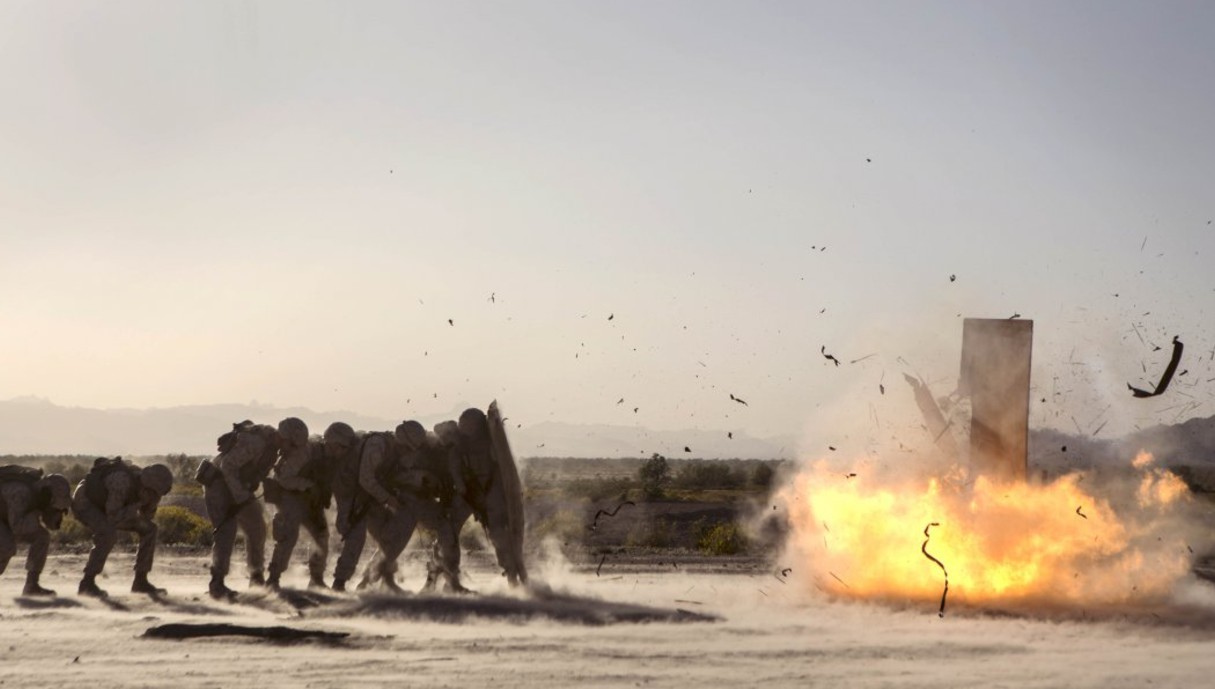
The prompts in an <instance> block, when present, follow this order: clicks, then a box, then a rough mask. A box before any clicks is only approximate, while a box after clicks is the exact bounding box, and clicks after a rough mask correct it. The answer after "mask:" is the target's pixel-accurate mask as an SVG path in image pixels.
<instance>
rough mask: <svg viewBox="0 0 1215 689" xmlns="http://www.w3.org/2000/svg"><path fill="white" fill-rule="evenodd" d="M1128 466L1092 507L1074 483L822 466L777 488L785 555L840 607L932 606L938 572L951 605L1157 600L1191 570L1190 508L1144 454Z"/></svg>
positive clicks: (937, 596) (1094, 497)
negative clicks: (1127, 477)
mask: <svg viewBox="0 0 1215 689" xmlns="http://www.w3.org/2000/svg"><path fill="white" fill-rule="evenodd" d="M1133 467H1134V470H1135V472H1136V475H1135V478H1134V481H1135V485H1134V487H1133V490H1129V491H1117V490H1109V491H1102V492H1107V493H1108V494H1109V497H1102V496H1100V495H1098V491H1097V490H1096V489H1094V488H1091V487H1090V488H1087V489H1086V486H1085V483H1086V479H1087V478H1089V477H1088V476H1087V475H1085V474H1080V473H1074V474H1068V475H1065V476H1061V477H1059V478H1058V479H1056V480H1054V481H1052V482H1049V483H1046V484H1043V485H1033V484H1029V483H1023V482H1012V483H1000V482H996V481H992V480H990V479H989V478H987V477H985V476H978V477H977V478H974V479H973V480H970V481H965V480H964V479H965V472H964V471H962V470H961V469H960V468H957V467H955V468H953V469H952V470H950V471H948V472H945V473H943V474H940V473H937V474H936V475H935V476H933V477H929V478H907V479H888V480H882V479H881V478H880V477H877V476H872V475H870V476H866V475H865V474H863V473H842V472H840V471H839V470H838V468H836V467H833V466H831V465H829V464H828V463H827V462H825V461H820V462H817V463H815V464H813V465H811V466H809V467H807V468H806V469H804V470H803V471H802V472H801V473H800V474H799V475H798V476H796V477H795V478H794V480H793V482H792V485H791V486H788V487H786V489H785V490H784V491H783V494H782V497H783V499H784V501H785V504H786V505H788V508H789V516H790V522H791V527H792V529H791V535H790V545H791V548H790V550H791V551H792V552H793V553H795V554H796V555H797V556H798V557H799V558H800V560H801V566H802V571H803V572H806V571H808V572H811V573H812V580H813V583H814V584H815V586H817V587H818V588H819V589H820V590H822V591H825V592H827V593H830V594H832V595H836V596H841V597H851V598H872V599H886V600H912V601H924V602H928V601H931V602H933V603H936V602H937V601H941V602H942V605H943V604H944V601H943V599H942V591H943V588H944V583H945V581H944V576H943V571H942V570H943V569H944V570H947V572H948V583H949V593H948V595H949V601H950V603H953V602H964V603H970V604H984V603H988V604H990V603H992V602H996V601H999V602H1000V603H1002V604H1009V603H1028V602H1044V603H1056V604H1068V605H1075V604H1079V603H1085V604H1093V603H1126V602H1131V601H1147V600H1158V599H1161V598H1163V597H1165V596H1167V595H1168V594H1169V593H1170V591H1171V590H1172V587H1173V585H1174V584H1175V583H1176V582H1177V581H1178V580H1180V579H1181V578H1183V577H1185V576H1186V575H1187V574H1188V573H1189V571H1190V567H1191V557H1192V552H1193V551H1192V550H1191V549H1190V547H1189V545H1187V543H1186V537H1185V529H1182V528H1178V525H1179V523H1183V521H1184V520H1183V517H1182V516H1181V513H1182V511H1183V510H1184V508H1185V506H1186V505H1187V504H1188V503H1189V502H1190V501H1191V498H1190V495H1189V492H1188V490H1187V488H1186V485H1185V483H1184V482H1182V481H1181V480H1180V479H1179V478H1177V477H1176V476H1175V475H1173V474H1172V473H1170V472H1168V471H1166V470H1163V469H1160V468H1155V467H1153V466H1152V457H1151V455H1150V454H1148V453H1146V452H1144V453H1140V455H1139V457H1137V458H1136V460H1135V462H1134V464H1133ZM1089 483H1092V482H1091V481H1090V482H1089ZM1122 493H1127V495H1126V497H1125V499H1123V496H1122ZM929 525H931V530H929V529H928V526H929ZM926 536H927V538H926ZM933 560H936V561H939V563H940V565H942V566H938V564H937V563H936V562H934V561H933Z"/></svg>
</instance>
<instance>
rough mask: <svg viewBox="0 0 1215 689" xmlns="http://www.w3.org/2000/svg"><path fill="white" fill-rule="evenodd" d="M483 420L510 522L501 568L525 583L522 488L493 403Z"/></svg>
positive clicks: (494, 402)
mask: <svg viewBox="0 0 1215 689" xmlns="http://www.w3.org/2000/svg"><path fill="white" fill-rule="evenodd" d="M485 416H486V418H487V419H488V420H489V439H490V451H491V452H492V453H493V456H494V461H495V462H496V463H497V465H498V476H499V478H500V480H501V486H502V495H503V498H504V499H505V501H506V513H507V518H508V519H509V520H510V523H509V525H508V529H507V533H508V534H509V535H510V552H509V553H508V556H509V560H510V561H509V562H508V563H503V564H504V566H505V567H506V570H507V572H506V573H507V578H508V579H516V578H517V579H518V580H519V581H520V582H522V583H527V568H526V567H525V566H524V565H523V484H522V482H520V481H519V467H518V466H516V465H515V455H514V454H513V453H512V452H511V451H510V443H509V442H507V440H506V427H505V426H504V425H503V423H502V412H501V410H499V409H498V401H497V400H494V401H493V402H490V404H489V409H488V413H486V415H485Z"/></svg>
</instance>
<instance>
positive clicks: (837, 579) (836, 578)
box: [827, 572, 852, 589]
mask: <svg viewBox="0 0 1215 689" xmlns="http://www.w3.org/2000/svg"><path fill="white" fill-rule="evenodd" d="M827 574H830V575H831V577H832V578H833V579H835V580H836V581H838V582H839V583H841V584H843V585H844V588H846V589H850V588H852V587H851V586H849V585H848V584H847V582H845V581H844V580H843V579H840V578H839V577H837V576H835V572H827Z"/></svg>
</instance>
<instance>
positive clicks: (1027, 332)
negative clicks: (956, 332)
mask: <svg viewBox="0 0 1215 689" xmlns="http://www.w3.org/2000/svg"><path fill="white" fill-rule="evenodd" d="M1033 341H1034V322H1033V321H1029V320H1005V319H992V318H967V319H966V320H965V321H964V322H963V325H962V371H961V378H960V381H959V383H958V389H959V391H960V392H961V393H962V394H963V395H969V397H970V402H971V417H970V466H971V470H972V471H974V472H976V473H979V474H983V475H986V476H989V477H991V478H995V479H998V480H1003V481H1013V480H1015V481H1024V480H1025V478H1026V475H1027V473H1028V469H1029V467H1028V453H1027V445H1028V442H1029V371H1030V364H1031V355H1032V351H1033Z"/></svg>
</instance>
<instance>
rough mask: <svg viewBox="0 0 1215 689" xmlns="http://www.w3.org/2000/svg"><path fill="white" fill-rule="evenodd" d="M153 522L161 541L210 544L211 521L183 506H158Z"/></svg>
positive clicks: (196, 544) (197, 544)
mask: <svg viewBox="0 0 1215 689" xmlns="http://www.w3.org/2000/svg"><path fill="white" fill-rule="evenodd" d="M155 522H156V527H157V528H158V529H159V534H158V538H159V540H160V542H161V543H167V544H181V545H195V546H209V545H211V538H212V532H211V522H209V521H207V520H206V519H203V518H202V517H200V516H198V515H197V514H194V513H193V512H191V511H190V510H188V509H186V508H184V507H179V506H177V505H171V506H168V507H161V508H159V509H158V510H156V517H155Z"/></svg>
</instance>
